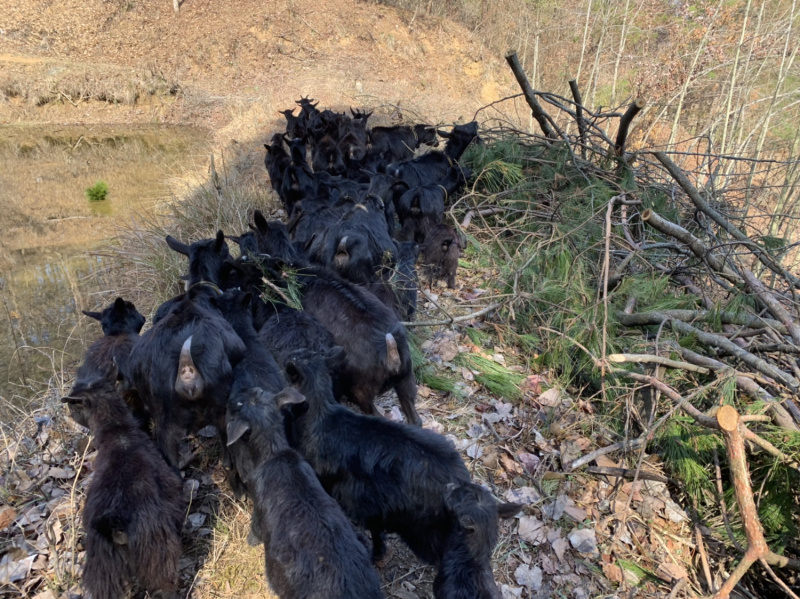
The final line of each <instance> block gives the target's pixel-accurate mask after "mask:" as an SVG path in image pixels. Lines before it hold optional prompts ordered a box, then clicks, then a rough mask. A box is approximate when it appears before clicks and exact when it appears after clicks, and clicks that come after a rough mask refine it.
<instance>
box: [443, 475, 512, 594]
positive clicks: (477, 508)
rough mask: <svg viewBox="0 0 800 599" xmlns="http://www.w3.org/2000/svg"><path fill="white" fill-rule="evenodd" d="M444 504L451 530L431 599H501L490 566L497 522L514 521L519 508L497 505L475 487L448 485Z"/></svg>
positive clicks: (505, 504) (478, 487) (482, 489)
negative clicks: (432, 598) (448, 514)
mask: <svg viewBox="0 0 800 599" xmlns="http://www.w3.org/2000/svg"><path fill="white" fill-rule="evenodd" d="M444 504H445V506H446V508H447V511H448V512H449V513H450V516H451V525H452V528H451V532H450V534H449V536H448V537H447V540H446V541H445V543H444V551H443V553H442V556H441V559H440V561H439V571H438V572H437V574H436V578H435V579H434V581H433V594H434V597H436V599H501V596H502V595H501V594H500V589H498V588H497V584H496V583H495V581H494V576H493V575H492V564H491V557H492V551H493V550H494V546H495V545H496V544H497V521H498V518H511V517H513V516H514V515H515V514H516V513H517V512H519V510H520V508H521V507H522V506H520V505H518V504H516V503H498V502H497V500H495V498H494V497H492V495H491V494H490V493H489V491H487V490H486V489H484V488H483V487H481V486H480V485H476V484H474V483H469V484H462V485H456V484H453V483H450V484H449V485H447V488H446V489H445V495H444Z"/></svg>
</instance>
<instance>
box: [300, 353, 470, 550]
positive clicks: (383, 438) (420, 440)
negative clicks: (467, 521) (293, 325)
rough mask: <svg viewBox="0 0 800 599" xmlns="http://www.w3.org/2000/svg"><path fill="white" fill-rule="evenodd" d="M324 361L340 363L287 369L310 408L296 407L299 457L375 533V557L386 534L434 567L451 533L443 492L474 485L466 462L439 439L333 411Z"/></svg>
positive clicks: (306, 361)
mask: <svg viewBox="0 0 800 599" xmlns="http://www.w3.org/2000/svg"><path fill="white" fill-rule="evenodd" d="M326 358H327V360H328V361H331V360H334V361H335V360H337V359H341V356H337V355H336V354H335V353H333V352H332V353H330V354H329V355H328V356H327V357H325V356H319V355H315V356H307V357H302V358H301V357H298V358H297V359H296V360H295V361H294V362H290V363H289V364H288V365H287V367H286V371H287V380H288V381H289V382H290V383H292V384H293V385H295V386H296V387H297V388H298V389H299V390H300V392H301V393H302V394H303V395H304V396H305V398H306V402H307V404H304V405H302V406H301V407H305V406H306V405H307V411H306V412H305V413H303V412H302V410H301V409H299V408H298V406H294V405H293V406H292V429H293V440H295V441H296V443H297V447H298V450H299V451H300V453H301V454H303V457H305V458H306V460H308V462H309V464H311V467H312V468H314V471H315V472H316V473H317V476H319V479H320V482H322V486H323V487H324V488H325V490H326V491H328V493H330V494H331V496H332V497H333V498H334V499H336V501H338V502H339V505H340V506H342V509H343V510H344V512H345V513H346V514H347V515H348V516H349V517H350V518H351V519H352V520H353V521H354V522H355V523H357V524H358V525H360V526H363V527H365V528H367V529H368V530H369V531H370V533H371V535H372V540H373V554H374V557H376V558H379V557H380V556H381V555H382V553H383V544H382V541H381V534H382V533H383V532H384V531H388V532H396V533H398V534H399V535H400V536H401V537H402V538H403V540H404V541H405V542H406V543H408V545H409V547H411V549H412V550H413V551H414V552H415V553H416V554H417V555H418V556H419V557H420V558H422V559H424V560H425V561H427V562H429V563H432V564H437V563H438V562H439V560H440V558H441V556H442V553H443V551H444V548H445V540H446V538H447V535H448V534H449V531H450V520H451V518H450V515H449V514H448V512H447V510H446V509H445V506H444V494H445V489H446V486H447V485H448V484H449V483H455V484H457V485H465V484H469V483H470V476H469V472H468V471H467V468H466V466H464V462H463V461H462V460H461V456H459V454H458V452H457V451H456V450H455V448H454V447H453V446H452V445H451V444H450V442H449V441H447V440H446V439H445V438H444V437H442V436H441V435H438V434H436V433H433V432H431V431H428V430H425V429H422V428H417V427H413V426H408V425H405V424H401V423H397V422H392V421H389V420H386V419H383V418H376V417H373V416H362V415H360V414H355V413H353V412H351V411H350V410H348V409H347V408H345V407H344V406H341V405H337V404H335V403H334V402H333V399H332V397H331V396H330V381H329V380H328V376H327V368H329V367H331V366H333V365H332V364H326V363H325V361H326Z"/></svg>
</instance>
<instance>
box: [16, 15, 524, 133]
mask: <svg viewBox="0 0 800 599" xmlns="http://www.w3.org/2000/svg"><path fill="white" fill-rule="evenodd" d="M0 15H2V16H0V64H2V70H3V71H4V72H5V77H6V78H10V79H13V78H15V77H16V78H18V79H25V80H26V84H27V85H31V84H32V83H39V84H41V83H45V82H47V81H48V80H49V81H50V82H52V83H54V84H55V85H58V80H59V77H61V76H63V73H64V72H65V71H70V70H72V71H76V72H80V74H82V75H84V77H87V78H91V77H92V76H93V75H94V74H95V73H94V72H98V73H100V72H101V71H106V72H105V73H101V74H102V75H103V76H106V77H107V76H108V73H107V71H108V69H109V68H110V67H112V68H113V67H117V68H122V69H128V70H130V72H131V73H132V72H134V70H142V69H148V70H149V71H151V72H156V73H159V74H160V75H162V76H163V77H164V78H165V79H167V80H168V81H170V82H173V83H176V84H177V85H179V86H180V87H181V89H182V90H183V91H184V98H183V102H181V105H180V106H179V107H177V108H175V109H173V110H171V111H163V110H162V111H160V112H158V111H157V112H156V113H155V114H154V113H153V112H152V111H147V110H138V111H137V110H135V109H134V110H131V108H130V106H128V107H123V109H121V110H118V112H119V115H114V116H115V117H116V118H126V119H136V118H152V117H153V116H155V117H156V118H158V119H160V120H162V121H163V120H169V121H173V122H175V121H176V120H183V122H186V117H189V118H191V119H192V120H193V121H194V122H196V123H197V121H198V120H201V121H204V123H203V124H213V125H217V126H218V125H220V124H222V123H224V122H225V121H226V120H228V119H229V118H230V117H231V114H230V112H229V111H226V110H225V109H224V105H225V104H226V103H227V102H229V101H233V100H238V101H247V102H248V103H266V104H268V105H269V107H270V108H273V107H275V108H277V107H280V108H283V107H285V106H288V105H291V104H293V100H294V99H296V98H298V97H299V96H301V95H311V96H313V97H316V98H319V99H320V100H321V101H322V104H324V105H326V106H347V105H350V104H352V105H354V106H356V105H358V106H362V105H366V106H377V105H381V104H385V103H392V104H398V103H399V104H401V105H402V106H403V107H408V108H409V109H412V110H417V111H420V112H422V113H424V114H426V115H430V116H431V117H432V118H436V119H441V120H442V121H447V120H456V119H458V118H471V116H472V114H473V113H474V111H475V109H476V108H477V107H478V106H480V105H481V104H486V103H488V102H491V101H492V100H495V99H497V98H498V97H500V96H502V95H504V92H506V91H507V90H508V89H510V88H509V79H508V78H507V77H506V75H505V74H503V75H502V76H501V77H500V78H498V75H497V73H498V71H499V69H498V68H497V66H498V64H497V60H496V58H492V57H490V56H488V55H487V54H486V53H485V52H484V50H483V49H482V48H481V47H480V46H479V45H477V44H475V43H473V42H472V41H471V40H470V37H471V36H470V34H469V32H467V31H465V30H464V29H463V28H462V27H460V26H458V25H455V24H453V23H449V22H446V21H441V20H438V19H431V18H427V17H424V18H423V17H421V16H415V15H414V14H413V13H412V14H409V13H399V12H397V11H395V10H394V9H389V8H385V7H382V6H378V5H375V4H369V3H358V2H354V1H353V0H324V1H321V2H297V1H293V0H288V1H280V0H279V1H277V2H263V1H257V0H238V1H236V2H232V1H230V0H229V1H224V2H218V1H211V0H187V2H185V3H184V5H183V6H182V8H181V12H180V14H179V15H177V16H176V15H174V14H173V11H172V6H171V3H170V2H168V1H167V0H124V1H123V0H114V1H103V0H63V1H60V2H52V1H50V0H25V1H24V2H19V1H18V0H0ZM98 76H100V75H98ZM7 83H8V82H6V85H5V88H4V91H5V92H6V94H5V95H6V96H7V97H8V96H11V97H12V98H11V99H12V100H13V99H14V96H15V94H13V93H8V90H9V86H8V84H7ZM23 87H24V85H23ZM70 97H72V98H73V100H74V97H73V96H70ZM19 98H20V96H19V94H17V95H16V99H17V101H16V102H14V101H9V102H5V103H4V105H0V119H3V120H5V121H6V122H8V121H9V120H17V119H20V118H22V119H23V120H30V119H35V120H38V117H37V116H36V115H35V113H32V111H31V110H30V108H31V106H30V104H31V103H33V104H35V103H36V102H35V100H36V98H27V100H28V101H27V102H20V101H19ZM23 100H25V98H24V97H23ZM141 100H143V98H140V99H137V103H140V102H141ZM60 101H61V103H63V104H65V105H67V106H69V103H68V102H67V100H66V99H65V98H63V97H62V98H60ZM70 108H75V106H70ZM108 112H109V111H108V110H106V117H108V116H111V115H110V114H108ZM85 113H88V114H85ZM273 114H274V113H273ZM52 116H53V117H55V115H52ZM64 118H65V119H67V118H69V117H68V116H66V115H65V116H64ZM85 118H88V119H91V120H93V119H92V110H91V109H88V110H87V107H86V106H83V107H80V114H75V115H74V116H73V117H72V118H71V119H69V120H73V121H74V120H82V119H85ZM198 124H199V123H198Z"/></svg>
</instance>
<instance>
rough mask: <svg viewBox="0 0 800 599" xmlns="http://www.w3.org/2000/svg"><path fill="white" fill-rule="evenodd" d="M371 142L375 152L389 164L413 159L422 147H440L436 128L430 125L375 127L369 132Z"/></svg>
mask: <svg viewBox="0 0 800 599" xmlns="http://www.w3.org/2000/svg"><path fill="white" fill-rule="evenodd" d="M369 140H370V143H371V145H372V150H373V152H378V153H380V154H381V156H382V157H383V159H384V160H385V161H386V162H387V163H389V162H400V161H402V160H408V159H409V158H412V157H413V156H414V150H416V149H417V148H419V147H420V146H423V145H426V146H435V145H438V142H437V140H436V128H435V127H431V126H430V125H414V126H413V127H410V126H408V125H396V126H394V127H373V128H372V129H370V130H369Z"/></svg>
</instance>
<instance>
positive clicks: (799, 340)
mask: <svg viewBox="0 0 800 599" xmlns="http://www.w3.org/2000/svg"><path fill="white" fill-rule="evenodd" d="M742 277H743V278H744V280H745V282H746V283H747V286H748V287H750V289H751V290H752V291H753V293H755V294H756V295H757V296H758V299H760V300H761V301H762V302H763V303H764V305H765V306H766V307H767V310H769V312H770V314H772V315H773V316H774V317H775V318H776V319H777V320H780V321H781V322H782V323H783V326H785V327H786V330H787V331H789V334H790V335H791V336H792V341H794V342H795V344H797V345H800V326H798V325H797V323H796V322H795V321H794V320H793V319H792V317H791V316H790V315H789V312H787V311H786V309H785V308H784V307H783V306H781V303H780V302H779V301H778V300H777V299H775V297H774V296H773V295H772V293H770V292H769V290H767V288H766V287H764V283H762V282H761V281H760V280H759V279H758V278H757V277H756V276H755V275H754V274H753V273H752V272H750V271H749V270H747V269H746V268H743V269H742Z"/></svg>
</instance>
